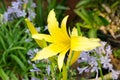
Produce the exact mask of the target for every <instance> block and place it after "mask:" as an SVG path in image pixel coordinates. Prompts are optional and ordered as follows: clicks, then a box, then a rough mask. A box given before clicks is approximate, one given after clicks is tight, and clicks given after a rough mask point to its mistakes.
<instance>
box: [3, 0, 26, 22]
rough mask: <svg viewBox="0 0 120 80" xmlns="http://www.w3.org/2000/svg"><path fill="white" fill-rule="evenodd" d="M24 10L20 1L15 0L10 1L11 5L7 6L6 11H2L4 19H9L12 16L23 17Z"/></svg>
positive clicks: (12, 17)
mask: <svg viewBox="0 0 120 80" xmlns="http://www.w3.org/2000/svg"><path fill="white" fill-rule="evenodd" d="M25 15H26V12H25V10H22V2H21V1H16V2H12V6H11V7H10V6H9V7H8V9H7V12H5V13H4V19H5V21H6V22H7V21H11V20H13V19H14V18H19V17H25Z"/></svg>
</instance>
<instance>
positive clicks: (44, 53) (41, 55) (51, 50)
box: [32, 44, 62, 61]
mask: <svg viewBox="0 0 120 80" xmlns="http://www.w3.org/2000/svg"><path fill="white" fill-rule="evenodd" d="M61 51H62V48H61V47H58V46H56V45H54V44H50V45H49V46H48V47H45V48H43V49H42V50H41V51H39V52H38V53H37V54H36V56H35V57H34V58H33V59H32V61H35V60H41V59H46V58H48V57H52V56H55V55H57V54H58V53H59V52H61Z"/></svg>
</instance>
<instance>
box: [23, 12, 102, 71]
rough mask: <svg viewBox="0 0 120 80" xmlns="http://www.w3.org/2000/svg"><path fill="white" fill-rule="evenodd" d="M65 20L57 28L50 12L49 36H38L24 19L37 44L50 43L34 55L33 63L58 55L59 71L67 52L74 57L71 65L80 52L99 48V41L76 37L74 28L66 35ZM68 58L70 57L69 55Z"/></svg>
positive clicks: (57, 24)
mask: <svg viewBox="0 0 120 80" xmlns="http://www.w3.org/2000/svg"><path fill="white" fill-rule="evenodd" d="M67 18H68V16H66V17H65V18H64V19H63V20H62V23H61V26H60V27H59V23H58V21H57V19H56V16H55V12H54V10H51V11H50V13H49V15H48V19H47V22H48V31H49V33H50V34H49V35H48V34H38V33H37V32H36V31H35V28H34V26H33V24H32V23H31V22H30V21H29V20H28V19H25V20H26V23H27V25H28V27H29V29H30V31H31V33H32V37H33V38H34V39H35V40H36V41H37V42H38V41H40V40H43V39H44V40H45V41H47V42H49V43H50V44H49V45H48V46H47V47H44V48H43V49H42V50H41V51H39V52H38V53H37V54H36V56H35V57H34V58H33V59H32V60H33V61H34V60H41V59H46V58H48V57H52V56H55V55H57V54H58V67H59V69H60V70H61V68H62V66H63V62H64V58H65V54H66V53H67V52H68V51H69V50H70V52H72V51H74V55H73V57H72V63H74V62H75V61H76V60H77V59H78V56H79V55H80V51H86V50H92V49H94V48H95V47H98V46H100V44H99V39H88V38H86V37H82V36H78V35H77V30H76V29H75V28H74V29H73V31H72V33H71V34H70V35H68V33H67V29H66V22H67ZM38 43H39V42H38ZM69 56H71V53H70V54H69ZM72 63H71V64H72Z"/></svg>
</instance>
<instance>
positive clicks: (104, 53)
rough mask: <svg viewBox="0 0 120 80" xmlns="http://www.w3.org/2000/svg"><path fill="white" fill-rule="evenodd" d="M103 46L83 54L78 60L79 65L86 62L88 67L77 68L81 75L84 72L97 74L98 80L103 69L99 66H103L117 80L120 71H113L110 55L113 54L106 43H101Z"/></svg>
mask: <svg viewBox="0 0 120 80" xmlns="http://www.w3.org/2000/svg"><path fill="white" fill-rule="evenodd" d="M101 44H102V46H100V47H98V48H96V49H94V50H92V51H88V52H82V53H81V55H80V58H79V59H78V63H81V62H86V63H87V66H85V67H82V68H81V67H77V70H78V71H79V74H81V73H83V72H96V80H97V79H98V71H99V69H100V68H101V67H100V66H99V64H100V65H102V68H104V69H108V70H109V72H111V73H112V75H111V76H112V78H113V79H117V78H118V75H119V74H120V71H115V70H114V69H113V65H112V64H111V63H110V62H111V59H110V55H111V54H112V50H111V47H110V45H108V44H107V43H106V42H101Z"/></svg>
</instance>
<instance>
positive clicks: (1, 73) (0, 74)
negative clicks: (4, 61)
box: [0, 67, 9, 80]
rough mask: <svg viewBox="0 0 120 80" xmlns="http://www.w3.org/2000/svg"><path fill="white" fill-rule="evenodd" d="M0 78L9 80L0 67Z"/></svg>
mask: <svg viewBox="0 0 120 80" xmlns="http://www.w3.org/2000/svg"><path fill="white" fill-rule="evenodd" d="M0 77H1V78H2V80H9V77H8V76H7V74H6V73H5V72H4V70H3V69H2V68H1V67H0Z"/></svg>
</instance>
